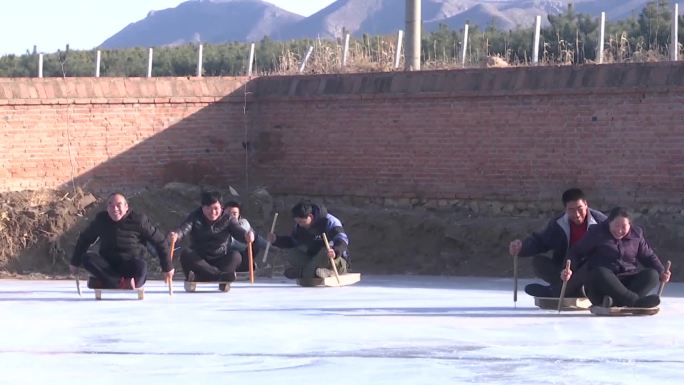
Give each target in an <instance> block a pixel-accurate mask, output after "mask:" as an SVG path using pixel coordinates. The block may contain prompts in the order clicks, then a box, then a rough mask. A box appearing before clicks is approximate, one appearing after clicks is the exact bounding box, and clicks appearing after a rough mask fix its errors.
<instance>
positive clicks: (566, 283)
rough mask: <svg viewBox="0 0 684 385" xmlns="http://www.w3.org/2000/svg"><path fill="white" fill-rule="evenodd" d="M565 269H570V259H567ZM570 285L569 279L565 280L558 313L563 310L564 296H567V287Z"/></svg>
mask: <svg viewBox="0 0 684 385" xmlns="http://www.w3.org/2000/svg"><path fill="white" fill-rule="evenodd" d="M565 271H570V260H569V259H568V260H566V261H565ZM566 287H568V281H567V280H565V281H563V286H561V292H560V297H558V313H560V312H561V308H562V307H563V298H565V288H566Z"/></svg>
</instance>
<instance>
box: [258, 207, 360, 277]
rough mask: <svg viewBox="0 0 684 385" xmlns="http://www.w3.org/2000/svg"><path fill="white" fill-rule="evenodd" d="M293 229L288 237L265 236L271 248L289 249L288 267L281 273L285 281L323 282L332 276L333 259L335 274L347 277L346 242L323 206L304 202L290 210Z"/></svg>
mask: <svg viewBox="0 0 684 385" xmlns="http://www.w3.org/2000/svg"><path fill="white" fill-rule="evenodd" d="M292 217H293V218H294V222H295V226H294V229H293V230H292V234H291V235H276V234H273V233H270V234H268V240H269V242H271V243H272V244H273V246H275V247H279V248H284V249H292V251H291V253H290V255H289V262H290V265H291V266H290V267H288V268H287V269H285V273H284V275H285V277H287V278H290V279H298V278H316V277H318V278H327V277H331V276H333V275H334V274H335V273H334V271H333V270H332V266H331V265H330V258H334V261H335V265H336V266H337V271H338V273H339V274H345V273H347V270H348V268H349V261H350V257H349V253H348V251H347V247H348V245H349V238H348V237H347V234H346V233H345V231H344V228H343V227H342V222H340V220H339V219H337V218H336V217H335V216H333V215H332V214H329V213H328V210H327V209H326V208H325V206H323V205H322V204H320V205H315V204H312V203H311V202H308V201H302V202H299V203H297V204H296V205H295V206H294V207H293V208H292ZM323 233H325V234H326V236H327V238H328V240H329V241H330V246H331V248H330V250H327V249H326V248H325V244H324V242H323V235H322V234H323Z"/></svg>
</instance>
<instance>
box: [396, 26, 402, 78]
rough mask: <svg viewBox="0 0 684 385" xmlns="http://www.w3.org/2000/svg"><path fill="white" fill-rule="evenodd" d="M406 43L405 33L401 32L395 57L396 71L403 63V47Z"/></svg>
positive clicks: (398, 36)
mask: <svg viewBox="0 0 684 385" xmlns="http://www.w3.org/2000/svg"><path fill="white" fill-rule="evenodd" d="M403 42H404V31H402V30H399V33H398V34H397V52H395V55H394V69H397V68H399V64H400V63H401V45H402V43H403Z"/></svg>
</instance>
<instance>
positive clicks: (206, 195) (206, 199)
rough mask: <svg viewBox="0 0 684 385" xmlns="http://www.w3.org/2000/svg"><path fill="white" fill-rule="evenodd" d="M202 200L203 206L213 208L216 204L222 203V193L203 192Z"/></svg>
mask: <svg viewBox="0 0 684 385" xmlns="http://www.w3.org/2000/svg"><path fill="white" fill-rule="evenodd" d="M200 200H201V202H202V206H211V205H213V204H214V203H216V202H221V193H220V192H218V191H202V196H201V198H200Z"/></svg>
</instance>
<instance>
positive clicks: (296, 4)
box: [0, 0, 334, 55]
mask: <svg viewBox="0 0 684 385" xmlns="http://www.w3.org/2000/svg"><path fill="white" fill-rule="evenodd" d="M266 1H267V2H269V3H272V4H275V5H277V6H278V7H280V8H283V9H285V10H288V11H290V12H294V13H297V14H300V15H302V16H309V15H311V14H313V13H315V12H317V11H319V10H321V9H323V8H325V7H326V6H328V5H329V4H331V3H333V2H334V0H266ZM183 2H184V1H183V0H11V1H4V2H3V4H2V9H1V10H0V36H1V38H0V55H7V54H23V53H25V52H26V51H27V50H28V51H32V50H33V46H34V45H36V46H37V49H38V52H46V53H48V52H56V51H57V50H58V49H62V50H63V49H64V48H65V46H66V44H69V47H70V48H71V49H92V48H94V47H96V46H98V45H100V44H101V43H102V42H104V41H105V40H106V39H107V38H108V37H110V36H112V35H114V34H115V33H117V32H119V31H120V30H122V29H123V28H124V27H126V26H127V25H128V24H130V23H133V22H136V21H139V20H141V19H144V18H145V16H147V13H148V12H149V11H151V10H161V9H166V8H174V7H176V6H177V5H179V4H181V3H183Z"/></svg>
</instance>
